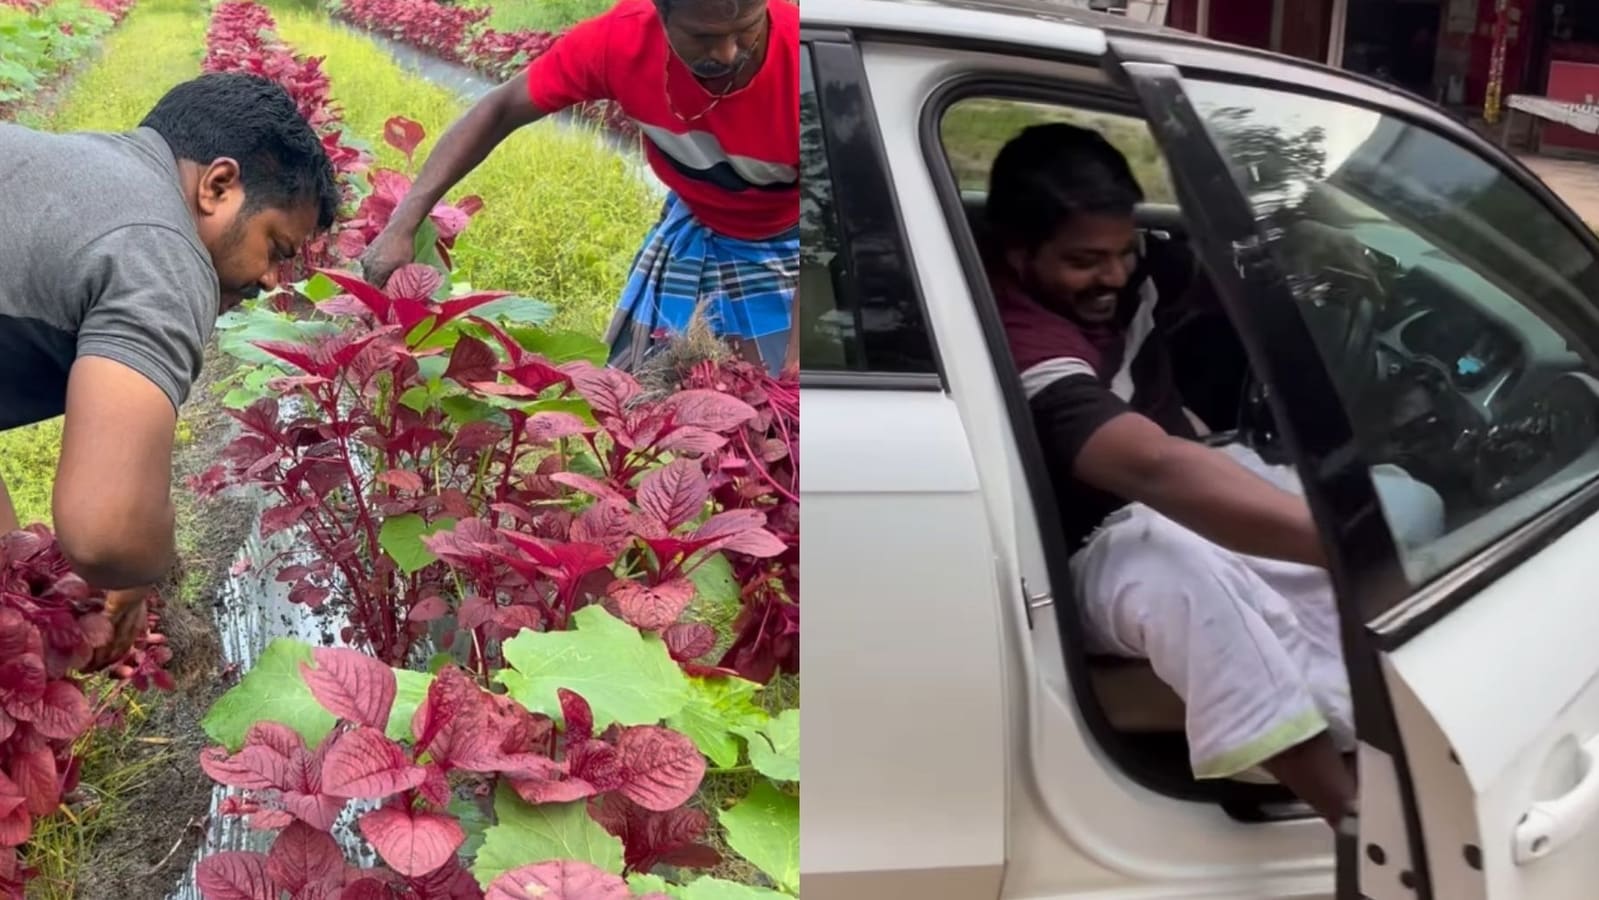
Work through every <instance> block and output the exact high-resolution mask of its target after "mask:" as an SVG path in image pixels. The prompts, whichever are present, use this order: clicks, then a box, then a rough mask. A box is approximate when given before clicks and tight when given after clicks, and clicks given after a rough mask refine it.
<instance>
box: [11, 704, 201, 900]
mask: <svg viewBox="0 0 1599 900" xmlns="http://www.w3.org/2000/svg"><path fill="white" fill-rule="evenodd" d="M110 686H111V682H109V681H107V680H106V679H105V678H103V677H101V676H95V677H93V678H91V679H89V681H88V682H87V683H85V684H84V693H85V694H88V695H89V696H90V697H91V698H93V697H95V696H97V695H98V694H99V693H100V692H102V691H104V690H106V689H107V688H109V687H110ZM123 696H124V698H126V707H125V710H124V712H123V720H122V724H121V725H118V726H115V727H112V728H92V729H90V730H89V732H88V733H86V734H85V735H84V736H83V737H82V738H80V739H79V740H78V745H77V748H76V750H77V752H78V753H79V755H81V756H82V757H83V767H82V770H81V771H82V776H81V779H80V781H79V786H78V791H79V792H80V793H81V794H83V795H84V798H85V799H84V801H83V802H82V803H81V804H78V806H77V812H76V813H75V814H67V813H65V812H63V813H61V814H58V815H52V816H47V817H44V818H40V819H36V820H35V822H34V831H33V836H32V837H31V838H30V839H29V841H28V844H27V847H26V857H27V862H28V865H30V866H33V867H34V868H35V869H37V871H38V874H37V875H36V876H35V878H34V880H33V881H32V882H30V883H29V884H28V898H29V900H73V898H75V897H77V896H78V890H77V881H78V877H79V873H80V872H82V871H83V870H84V868H85V867H86V866H88V865H90V864H91V859H92V857H93V855H94V848H95V843H96V841H97V840H99V838H100V837H101V835H103V834H104V833H105V830H106V828H107V827H109V826H110V824H111V823H113V822H116V821H117V820H118V819H119V818H121V817H123V816H125V815H127V814H129V813H130V812H132V811H133V810H132V809H131V808H130V805H129V804H130V798H131V797H132V796H133V795H134V794H135V793H136V792H137V791H139V790H140V789H141V788H142V787H144V786H145V784H146V783H147V782H148V781H149V778H150V775H151V771H152V770H153V769H155V768H157V767H160V766H168V765H172V764H174V763H176V762H178V760H177V758H176V756H177V754H176V753H174V752H171V751H170V750H165V749H163V750H161V751H158V752H154V753H150V754H148V755H142V756H141V758H140V759H139V760H138V761H137V762H133V763H130V762H128V759H129V758H130V757H131V756H133V755H134V752H133V751H134V750H135V746H134V745H135V744H136V743H141V742H142V743H159V742H161V741H163V740H165V739H164V738H161V737H160V736H151V735H146V734H144V731H145V730H146V729H144V728H143V725H144V723H145V721H146V719H148V718H149V715H150V709H149V708H148V707H147V706H145V705H144V704H142V703H141V702H140V699H141V698H139V697H138V696H137V694H135V693H134V692H133V691H124V693H123ZM146 702H149V701H146ZM155 702H157V703H159V702H162V700H161V698H156V699H155ZM63 809H65V807H63Z"/></svg>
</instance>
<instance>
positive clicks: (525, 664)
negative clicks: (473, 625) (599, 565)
mask: <svg viewBox="0 0 1599 900" xmlns="http://www.w3.org/2000/svg"><path fill="white" fill-rule="evenodd" d="M572 619H573V622H574V624H575V625H576V626H577V628H576V630H575V631H553V632H537V631H524V632H522V633H521V634H518V635H517V636H516V637H514V638H512V639H510V640H509V641H506V642H505V644H504V646H503V648H502V652H503V653H504V655H505V661H506V662H507V663H509V664H510V665H511V666H514V667H515V668H512V669H505V670H502V671H501V672H500V674H499V675H498V676H496V678H497V680H498V681H499V682H500V683H501V684H503V685H505V687H506V689H507V690H509V691H510V694H511V697H512V698H513V699H515V700H516V701H518V702H520V703H521V704H522V705H523V706H526V707H527V708H528V709H530V710H532V711H534V712H538V713H544V714H545V715H548V716H551V717H556V718H559V716H560V713H561V705H560V703H559V701H558V700H557V699H556V694H555V691H556V688H566V689H567V690H569V691H575V692H576V693H578V694H580V695H582V697H583V699H585V700H587V701H588V703H589V706H590V707H591V708H592V709H593V710H594V728H595V730H596V731H599V730H603V729H604V728H605V727H606V726H608V725H610V724H611V723H613V722H619V723H621V724H623V725H654V724H656V723H658V722H660V721H661V720H662V719H665V718H667V717H668V716H673V715H676V714H677V713H678V712H679V711H681V710H682V709H683V705H684V704H685V703H687V702H688V679H687V678H685V677H684V675H683V670H682V669H681V668H679V667H678V664H677V663H676V662H674V661H673V660H672V657H671V654H669V653H667V651H666V644H665V643H663V642H662V641H661V639H660V637H659V636H658V635H654V634H641V633H640V632H639V630H638V629H637V628H634V627H633V626H632V625H629V624H627V623H626V622H624V621H622V620H621V619H618V618H616V617H615V616H612V615H611V614H610V613H608V612H606V611H605V608H604V607H602V606H599V605H597V604H596V605H594V606H585V607H584V608H582V609H580V610H578V611H577V613H576V614H574V615H573V616H572Z"/></svg>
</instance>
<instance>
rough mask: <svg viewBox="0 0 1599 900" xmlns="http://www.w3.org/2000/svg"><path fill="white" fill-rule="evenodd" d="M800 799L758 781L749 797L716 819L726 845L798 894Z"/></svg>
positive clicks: (765, 782)
mask: <svg viewBox="0 0 1599 900" xmlns="http://www.w3.org/2000/svg"><path fill="white" fill-rule="evenodd" d="M799 817H800V808H799V798H798V797H793V796H790V795H788V794H784V793H782V792H781V791H779V790H778V789H777V788H775V787H772V784H771V782H769V781H757V782H756V783H755V787H753V788H751V789H750V792H749V796H747V797H745V798H744V799H743V800H740V801H739V802H738V804H737V805H736V806H734V807H733V808H732V809H727V810H723V811H722V812H721V814H720V816H719V818H720V819H721V821H722V828H724V829H725V830H726V831H727V845H728V846H729V847H732V848H733V849H734V850H735V851H737V852H738V854H739V855H740V856H742V857H744V858H745V859H747V860H749V861H750V862H752V863H754V864H755V865H756V867H758V868H759V869H760V870H761V871H762V872H765V873H766V874H767V875H769V876H770V877H771V879H772V880H773V881H775V882H777V885H778V887H781V888H782V889H783V890H785V891H788V892H789V893H791V894H797V893H799Z"/></svg>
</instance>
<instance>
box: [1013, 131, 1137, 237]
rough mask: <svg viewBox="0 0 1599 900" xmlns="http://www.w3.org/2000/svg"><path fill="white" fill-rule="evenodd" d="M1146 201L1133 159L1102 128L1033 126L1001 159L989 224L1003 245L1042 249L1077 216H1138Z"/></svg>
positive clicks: (1024, 132)
mask: <svg viewBox="0 0 1599 900" xmlns="http://www.w3.org/2000/svg"><path fill="white" fill-rule="evenodd" d="M1143 199H1144V192H1143V189H1141V188H1140V187H1139V186H1138V179H1136V178H1134V177H1133V172H1132V169H1131V168H1130V167H1128V165H1127V157H1125V156H1123V155H1122V154H1121V151H1119V150H1117V149H1116V148H1115V147H1112V146H1111V145H1110V142H1109V141H1107V140H1105V138H1104V137H1103V136H1102V135H1100V133H1099V132H1097V131H1091V130H1089V129H1087V128H1079V127H1077V126H1076V125H1067V124H1065V123H1063V122H1057V123H1051V124H1048V125H1033V126H1031V127H1029V128H1027V129H1025V130H1023V131H1022V133H1021V134H1018V135H1016V137H1014V138H1011V140H1010V142H1009V143H1007V144H1005V146H1004V147H1003V148H1001V149H1000V151H999V155H998V156H997V157H995V158H994V166H993V168H992V169H991V170H990V171H989V175H988V203H987V216H988V224H989V227H990V228H992V229H993V232H994V237H995V238H997V239H998V241H999V242H1000V244H1001V245H1002V246H1007V247H1025V248H1026V249H1027V250H1035V249H1037V248H1038V246H1039V245H1040V244H1042V243H1044V242H1045V241H1047V240H1049V239H1050V237H1051V236H1053V235H1054V234H1055V233H1056V232H1057V231H1058V230H1059V229H1060V227H1061V226H1063V225H1065V224H1066V223H1067V222H1069V221H1071V220H1072V218H1073V217H1075V216H1079V215H1085V214H1100V215H1127V216H1131V215H1132V214H1133V208H1134V207H1135V206H1136V205H1137V204H1138V203H1140V202H1141V201H1142V200H1143Z"/></svg>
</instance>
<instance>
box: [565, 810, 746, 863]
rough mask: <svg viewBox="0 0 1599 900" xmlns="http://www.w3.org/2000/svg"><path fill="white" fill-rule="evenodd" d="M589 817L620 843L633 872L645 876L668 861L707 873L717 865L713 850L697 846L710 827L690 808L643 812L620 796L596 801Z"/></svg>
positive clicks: (703, 816) (716, 857) (625, 860)
mask: <svg viewBox="0 0 1599 900" xmlns="http://www.w3.org/2000/svg"><path fill="white" fill-rule="evenodd" d="M588 810H589V815H590V816H591V817H592V818H593V819H594V821H595V822H598V823H599V825H600V827H601V828H604V829H605V830H606V831H608V832H610V833H611V834H612V835H614V836H616V837H617V838H619V839H620V840H621V841H622V851H623V856H622V861H623V862H624V863H626V864H627V867H628V869H630V870H631V871H635V872H648V871H650V870H651V869H653V868H655V867H656V866H657V865H659V864H660V863H662V862H665V861H667V860H668V859H670V860H672V861H673V862H672V863H671V864H672V865H676V866H681V867H683V868H695V869H710V868H714V867H715V866H716V865H717V864H718V863H720V862H721V855H720V854H718V853H717V852H716V851H715V850H713V849H711V848H710V847H707V846H705V845H703V844H700V843H698V841H699V840H700V838H701V837H703V836H704V835H705V831H706V829H707V828H708V827H709V826H710V819H708V818H707V817H706V815H705V813H703V812H701V811H699V810H697V809H693V808H690V807H680V808H678V809H673V810H668V811H666V812H655V811H653V810H648V809H645V808H644V807H642V806H639V805H638V804H637V803H634V802H633V801H631V800H629V799H627V798H626V797H624V796H622V795H621V794H607V795H605V796H604V797H596V798H594V799H593V800H590V801H589V803H588Z"/></svg>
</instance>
